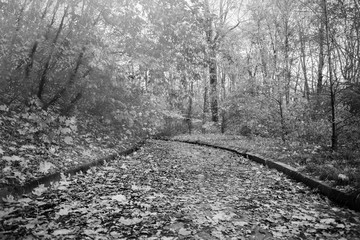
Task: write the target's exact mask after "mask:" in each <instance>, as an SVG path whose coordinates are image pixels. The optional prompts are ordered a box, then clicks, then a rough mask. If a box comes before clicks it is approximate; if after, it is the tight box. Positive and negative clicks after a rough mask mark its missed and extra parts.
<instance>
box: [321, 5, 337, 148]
mask: <svg viewBox="0 0 360 240" xmlns="http://www.w3.org/2000/svg"><path fill="white" fill-rule="evenodd" d="M323 11H324V21H325V23H324V24H325V32H326V46H327V60H328V71H329V73H328V74H329V83H330V85H329V87H330V106H331V130H332V133H331V148H332V149H333V150H334V151H336V150H337V148H338V135H337V129H336V110H335V104H336V95H335V89H334V88H335V84H334V79H333V72H332V67H333V66H332V58H331V46H330V26H329V16H328V10H327V3H326V0H323Z"/></svg>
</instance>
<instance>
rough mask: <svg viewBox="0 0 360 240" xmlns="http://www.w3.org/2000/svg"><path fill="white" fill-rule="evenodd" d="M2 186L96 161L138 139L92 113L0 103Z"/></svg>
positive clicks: (18, 183)
mask: <svg viewBox="0 0 360 240" xmlns="http://www.w3.org/2000/svg"><path fill="white" fill-rule="evenodd" d="M0 135H1V138H0V167H1V172H0V189H1V188H4V187H11V186H13V185H23V184H24V183H26V182H28V181H31V180H34V179H36V178H39V177H41V176H44V175H46V174H50V173H54V172H56V171H60V172H61V171H65V170H67V169H69V168H74V166H76V165H80V164H84V163H88V162H91V161H94V160H97V159H98V158H100V157H104V156H107V155H110V154H111V153H115V152H118V151H122V150H124V149H125V148H127V147H129V146H130V145H132V144H133V143H134V142H135V141H138V140H139V139H138V138H137V137H134V136H132V135H131V133H130V134H128V133H119V132H117V130H116V129H113V128H111V127H109V126H107V125H105V126H104V124H102V123H101V122H99V121H98V120H97V119H96V118H94V117H93V116H81V117H77V118H76V117H63V116H60V115H58V114H56V113H54V112H51V111H43V110H41V109H38V108H36V107H35V108H34V109H23V110H17V111H12V110H9V109H8V108H7V107H5V106H4V105H2V106H0Z"/></svg>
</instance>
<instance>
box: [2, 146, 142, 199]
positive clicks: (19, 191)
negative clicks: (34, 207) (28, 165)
mask: <svg viewBox="0 0 360 240" xmlns="http://www.w3.org/2000/svg"><path fill="white" fill-rule="evenodd" d="M144 143H145V140H142V141H140V142H138V143H136V144H134V145H133V146H132V147H130V148H128V149H126V150H124V151H121V152H118V153H113V154H111V155H108V156H106V157H102V158H99V159H97V160H95V161H92V162H89V163H85V164H82V165H79V166H75V167H74V168H72V169H69V170H66V171H61V172H60V171H58V172H55V173H52V174H49V175H46V176H43V177H40V178H38V179H35V180H32V181H30V182H28V183H26V184H24V185H21V186H20V185H19V186H11V187H7V188H4V189H0V203H1V202H3V198H5V197H6V196H8V195H12V196H15V197H20V196H21V195H23V194H27V193H30V192H32V190H33V189H34V188H36V187H38V186H39V185H42V184H43V185H44V186H46V187H48V186H50V185H51V183H53V182H57V181H60V180H61V176H62V175H65V176H69V175H70V176H72V175H75V174H77V173H80V172H84V173H85V172H86V171H87V170H89V169H90V168H91V167H95V166H101V165H103V164H104V163H106V162H108V161H111V160H114V159H115V158H117V157H119V156H127V155H129V154H131V153H133V152H135V151H137V150H139V149H140V147H141V146H142V145H144Z"/></svg>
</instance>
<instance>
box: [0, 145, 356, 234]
mask: <svg viewBox="0 0 360 240" xmlns="http://www.w3.org/2000/svg"><path fill="white" fill-rule="evenodd" d="M359 236H360V214H359V213H355V212H353V211H350V210H347V209H343V208H340V207H336V206H333V205H332V204H331V203H330V202H328V201H327V200H326V199H324V198H322V197H321V196H318V195H316V194H315V193H314V192H313V191H311V190H309V189H308V188H307V187H305V186H303V185H302V184H300V183H296V182H294V181H292V180H289V179H287V178H286V177H285V176H284V175H282V174H280V173H279V172H277V171H275V170H271V169H268V168H266V167H263V166H261V165H258V164H256V163H253V162H250V161H248V160H247V159H244V158H241V157H238V156H236V155H234V154H232V153H227V152H225V151H222V150H215V149H211V148H206V147H200V146H194V145H189V144H184V143H176V142H164V141H149V142H148V143H147V144H146V145H145V146H144V147H143V148H142V149H141V150H139V151H138V152H137V153H136V154H133V155H131V156H128V157H121V158H119V159H117V160H116V161H112V162H109V163H107V165H106V166H102V167H96V168H92V169H90V170H89V171H88V172H87V173H82V174H78V175H76V176H73V177H72V178H66V177H63V179H62V181H60V182H59V183H56V184H53V186H52V187H51V189H49V190H47V191H44V189H43V188H41V187H40V188H39V189H37V190H35V191H34V192H33V193H32V194H29V195H25V196H23V198H22V199H18V200H15V199H13V198H11V197H9V198H8V199H7V201H6V203H5V205H3V206H2V208H1V209H0V238H1V239H19V238H20V239H21V238H24V239H39V238H40V239H64V238H77V239H343V240H344V239H360V238H359Z"/></svg>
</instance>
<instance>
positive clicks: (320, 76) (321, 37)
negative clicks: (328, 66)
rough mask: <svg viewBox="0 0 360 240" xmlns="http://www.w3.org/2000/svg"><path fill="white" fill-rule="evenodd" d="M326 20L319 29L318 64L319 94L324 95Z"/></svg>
mask: <svg viewBox="0 0 360 240" xmlns="http://www.w3.org/2000/svg"><path fill="white" fill-rule="evenodd" d="M324 58H325V57H324V20H323V19H321V23H320V27H319V63H318V75H317V86H316V92H317V94H318V95H319V94H321V93H322V88H323V69H324Z"/></svg>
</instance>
